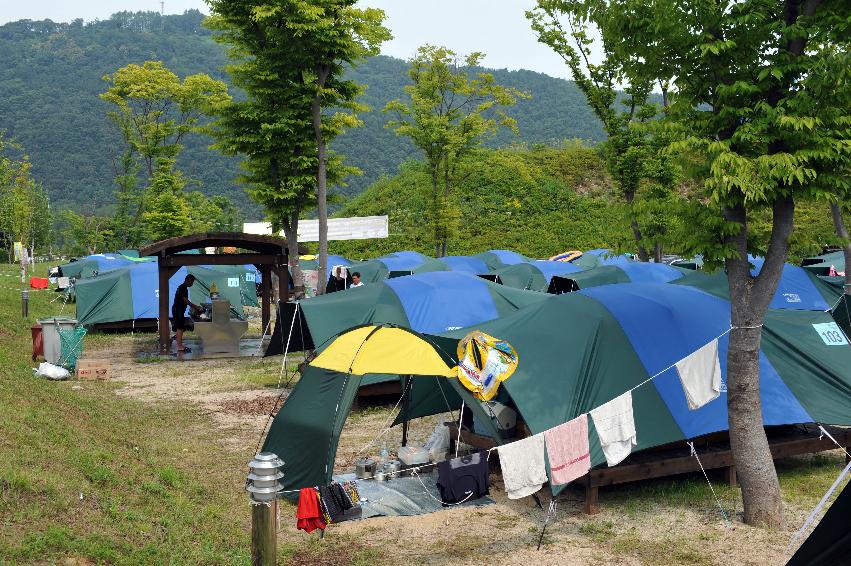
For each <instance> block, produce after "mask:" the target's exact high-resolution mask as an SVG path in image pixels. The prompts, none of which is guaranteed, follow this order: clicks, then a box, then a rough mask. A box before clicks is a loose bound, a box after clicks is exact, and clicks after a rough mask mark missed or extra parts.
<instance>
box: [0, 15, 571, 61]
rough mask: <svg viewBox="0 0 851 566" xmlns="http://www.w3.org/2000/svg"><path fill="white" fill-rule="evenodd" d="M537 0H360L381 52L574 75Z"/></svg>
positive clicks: (0, 19) (66, 17)
mask: <svg viewBox="0 0 851 566" xmlns="http://www.w3.org/2000/svg"><path fill="white" fill-rule="evenodd" d="M534 3H535V2H534V0H361V4H362V5H368V6H373V7H376V8H381V9H383V10H384V11H385V12H386V13H387V26H388V27H389V28H390V30H391V31H392V32H393V36H394V38H395V39H393V40H392V41H390V42H388V43H386V44H385V45H384V46H383V48H382V53H384V54H386V55H392V56H394V57H400V58H402V59H407V58H409V57H411V55H413V54H414V52H415V51H416V49H417V47H418V46H420V45H423V44H426V43H430V44H432V45H444V46H446V47H449V48H450V49H453V50H455V51H457V52H459V53H462V54H465V53H469V52H471V51H482V52H484V53H485V54H486V55H487V57H486V58H485V60H484V65H485V66H487V67H493V68H498V69H501V68H507V69H531V70H533V71H539V72H542V73H546V74H548V75H552V76H556V77H564V78H569V73H568V71H567V68H566V66H565V64H564V62H563V61H562V60H561V58H560V57H558V56H557V55H555V54H554V53H553V52H552V51H550V49H549V48H547V47H545V46H543V45H540V44H539V43H538V42H537V41H536V40H535V36H534V34H533V32H532V30H531V29H530V27H529V23H528V22H527V21H526V18H525V16H524V12H525V10H527V9H529V8H530V7H531V6H533V5H534ZM191 8H197V9H199V10H201V11H202V12H205V13H206V12H207V6H206V4H205V3H204V1H203V0H166V1H165V12H166V13H167V14H181V13H183V11H184V10H188V9H191ZM159 9H160V3H159V1H158V0H85V1H84V2H73V1H70V0H25V1H23V2H20V1H16V0H0V22H2V23H5V22H9V21H14V20H21V19H30V20H43V19H51V20H54V21H57V22H68V21H71V20H73V19H75V18H83V19H84V20H87V21H88V20H94V19H96V18H97V19H106V18H108V17H109V16H110V14H112V13H114V12H119V11H122V10H132V11H138V10H157V11H159Z"/></svg>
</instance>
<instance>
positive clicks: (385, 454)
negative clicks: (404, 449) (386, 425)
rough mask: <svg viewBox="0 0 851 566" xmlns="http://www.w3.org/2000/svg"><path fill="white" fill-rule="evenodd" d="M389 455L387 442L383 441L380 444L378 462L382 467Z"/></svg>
mask: <svg viewBox="0 0 851 566" xmlns="http://www.w3.org/2000/svg"><path fill="white" fill-rule="evenodd" d="M389 456H390V452H388V451H387V443H386V442H383V443H382V444H381V462H380V464H381V466H382V467H383V466H384V464H385V463H386V462H387V460H388V458H389Z"/></svg>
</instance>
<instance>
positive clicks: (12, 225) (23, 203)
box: [0, 132, 53, 258]
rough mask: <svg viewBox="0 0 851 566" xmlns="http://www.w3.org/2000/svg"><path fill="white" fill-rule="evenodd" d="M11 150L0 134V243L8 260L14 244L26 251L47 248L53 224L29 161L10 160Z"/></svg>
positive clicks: (43, 191)
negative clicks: (32, 248)
mask: <svg viewBox="0 0 851 566" xmlns="http://www.w3.org/2000/svg"><path fill="white" fill-rule="evenodd" d="M12 147H13V145H12V144H10V143H9V142H7V141H6V140H5V139H4V138H3V136H2V132H0V242H2V245H3V247H4V248H5V249H6V250H8V255H9V257H10V258H11V257H13V256H12V246H13V245H14V243H15V242H22V243H23V244H24V246H26V247H27V248H30V247H31V246H32V245H35V246H36V247H38V248H41V247H42V246H47V245H48V244H50V243H51V236H52V234H51V228H52V223H53V221H52V219H51V213H50V206H49V202H48V199H47V193H46V192H45V190H44V188H43V187H42V186H41V185H40V184H38V183H37V182H36V181H35V180H34V179H33V177H32V173H31V169H32V165H31V163H30V160H29V157H27V156H23V157H22V158H21V159H19V160H18V159H14V158H12V157H10V156H9V155H8V150H9V149H11V148H12Z"/></svg>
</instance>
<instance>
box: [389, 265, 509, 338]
mask: <svg viewBox="0 0 851 566" xmlns="http://www.w3.org/2000/svg"><path fill="white" fill-rule="evenodd" d="M385 285H387V286H388V287H390V288H391V289H392V290H393V292H394V293H395V294H396V296H397V297H398V298H399V301H400V302H401V303H402V308H404V309H405V315H406V316H407V317H408V322H409V323H410V325H411V328H412V329H413V330H416V331H418V332H425V333H429V334H437V333H439V332H446V331H447V330H454V329H456V328H464V327H467V326H472V325H474V324H478V323H480V322H482V321H483V320H492V319H495V318H498V317H499V313H498V312H497V308H496V305H495V304H494V301H493V297H492V296H491V293H490V291H489V290H488V287H487V282H486V281H485V280H484V279H482V278H480V277H477V276H475V275H470V274H466V273H453V272H451V271H432V272H429V273H420V274H417V275H411V276H409V277H397V278H395V279H388V280H387V281H385ZM426 298H427V300H424V299H426ZM447 320H450V321H452V322H451V323H450V324H447V323H446V321H447Z"/></svg>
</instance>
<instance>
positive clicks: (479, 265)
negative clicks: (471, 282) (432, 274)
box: [440, 255, 490, 275]
mask: <svg viewBox="0 0 851 566" xmlns="http://www.w3.org/2000/svg"><path fill="white" fill-rule="evenodd" d="M440 261H442V262H443V263H445V264H446V265H447V267H449V271H463V272H465V273H472V274H473V275H480V274H483V273H488V272H489V271H490V269H488V266H487V264H486V263H485V262H483V261H482V260H480V259H479V258H477V257H471V256H466V255H448V256H446V257H442V258H440Z"/></svg>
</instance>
